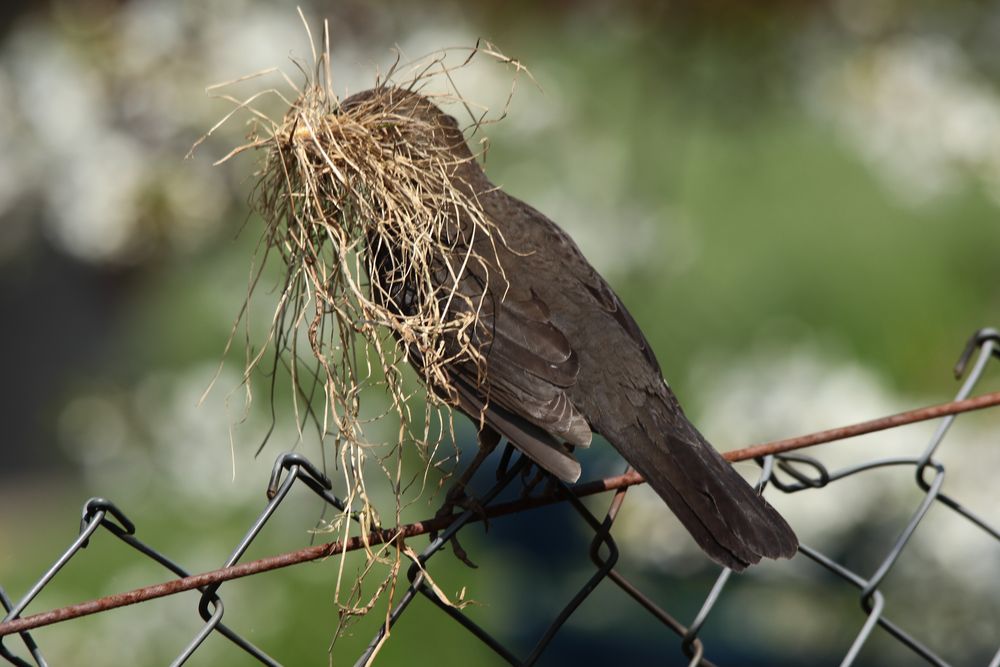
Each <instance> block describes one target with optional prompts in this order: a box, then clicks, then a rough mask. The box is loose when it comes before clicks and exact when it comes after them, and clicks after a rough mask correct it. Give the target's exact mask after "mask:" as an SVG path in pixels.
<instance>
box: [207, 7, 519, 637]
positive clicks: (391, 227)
mask: <svg viewBox="0 0 1000 667" xmlns="http://www.w3.org/2000/svg"><path fill="white" fill-rule="evenodd" d="M307 30H308V26H307ZM454 55H455V53H454V50H451V51H444V52H440V53H437V54H433V55H431V56H429V57H426V58H423V59H420V60H419V61H415V62H414V63H411V64H410V65H408V66H404V65H400V64H399V62H398V61H397V64H396V65H394V67H393V68H392V69H390V71H389V73H388V74H386V75H385V76H380V77H378V78H377V79H376V81H375V82H374V85H373V87H372V89H371V90H369V91H366V92H365V93H362V94H359V95H355V96H352V97H349V98H347V99H345V100H341V99H339V98H338V97H337V96H336V95H335V94H334V92H333V90H332V86H331V76H330V60H329V46H328V40H327V48H326V49H325V52H324V53H322V54H320V55H317V54H316V53H314V62H315V69H314V72H315V74H314V75H313V76H312V77H308V80H307V81H306V82H305V85H304V86H303V87H301V88H300V87H296V86H295V85H294V84H292V82H291V80H290V79H288V78H287V77H285V80H286V82H287V83H288V84H289V85H290V86H292V87H293V88H294V89H295V90H296V97H295V99H294V100H288V99H286V98H284V97H282V99H283V100H285V101H286V102H287V103H288V111H287V113H285V114H284V117H283V118H281V119H279V120H271V119H269V118H267V117H266V116H265V115H264V114H262V113H260V112H258V111H256V110H255V109H254V102H255V100H257V99H259V97H260V96H261V95H262V94H267V93H274V94H277V95H279V96H281V93H277V92H276V91H273V90H271V91H265V92H264V93H258V94H256V95H254V96H252V97H250V98H249V99H245V100H240V99H236V98H234V97H229V96H223V97H226V99H229V100H230V101H232V102H233V103H234V104H235V105H236V108H235V109H234V111H233V112H232V113H231V114H230V115H229V116H227V117H226V118H224V119H223V120H222V121H220V123H219V125H221V124H222V123H223V122H226V121H227V120H228V119H229V118H230V117H231V116H232V115H233V114H235V113H236V112H238V111H241V110H247V111H249V113H251V114H252V116H253V118H254V122H253V129H252V131H251V135H250V137H249V141H248V143H247V144H245V145H243V146H240V147H239V148H237V149H235V150H234V151H233V152H231V153H230V154H229V155H227V156H226V157H225V158H223V159H222V160H220V161H219V162H225V161H226V160H228V159H229V158H230V157H232V156H233V155H236V154H237V153H240V152H243V151H245V150H247V149H250V148H253V149H258V150H259V151H260V152H261V154H262V156H263V160H262V167H261V170H260V173H259V181H258V183H257V186H256V188H255V191H254V197H253V201H254V205H255V206H256V208H257V210H258V211H259V212H260V214H261V215H262V217H263V219H264V221H265V223H266V228H265V232H264V237H263V243H262V246H261V247H262V248H263V249H264V253H265V256H266V255H268V254H272V253H276V254H277V255H278V256H280V258H281V261H282V264H283V265H284V267H285V270H286V274H285V280H284V284H283V288H282V290H281V294H280V296H279V298H278V300H277V305H276V310H275V312H274V314H273V317H272V318H271V328H270V335H269V343H270V345H269V347H270V349H272V350H275V351H276V355H275V358H276V359H278V360H279V361H277V362H276V363H282V364H284V365H285V366H286V367H287V368H288V369H289V372H290V374H291V377H292V381H293V386H294V387H295V390H294V393H293V396H292V397H291V399H292V401H293V402H294V403H295V405H296V414H297V415H298V414H300V412H302V413H308V414H310V415H312V418H313V421H314V422H316V424H317V426H318V428H319V432H320V434H321V436H322V437H323V439H324V440H325V441H326V443H327V444H326V445H325V447H326V449H327V450H330V448H331V447H332V451H334V452H335V453H336V461H337V466H336V467H337V469H338V471H339V472H340V474H341V476H342V479H343V484H342V485H338V486H339V487H340V488H338V491H339V492H341V493H346V496H347V498H346V499H347V501H348V503H349V506H351V507H353V508H355V510H356V511H357V516H359V517H360V518H361V527H362V534H365V533H367V531H368V529H369V528H371V527H372V526H375V525H383V524H385V525H391V524H392V523H394V522H393V521H391V520H389V519H388V517H387V516H385V515H386V514H387V512H386V511H385V510H386V509H387V508H381V509H382V512H381V515H380V512H379V508H377V507H376V506H375V505H376V503H375V502H374V501H373V499H372V498H373V494H372V493H370V485H371V484H373V483H374V482H373V480H371V479H367V478H366V477H367V476H368V475H369V474H370V473H371V472H372V471H373V470H375V471H381V473H382V476H384V478H383V479H382V480H381V481H380V483H381V484H385V485H386V487H388V488H390V489H392V497H393V498H394V500H395V502H394V507H393V508H392V511H393V513H394V514H395V520H396V521H395V522H396V523H398V522H399V519H400V513H401V511H402V510H403V508H404V507H405V506H406V504H407V503H408V502H413V500H414V499H416V498H418V497H420V495H421V493H420V492H421V490H422V489H423V488H424V487H425V486H426V481H427V472H428V471H429V470H430V469H431V468H432V467H434V466H441V464H442V463H443V462H444V461H447V460H451V461H454V460H456V459H457V456H456V455H457V451H458V450H457V448H456V447H454V431H453V427H452V420H451V407H452V406H453V405H454V403H455V400H456V396H455V389H454V388H453V387H452V386H451V382H450V380H449V375H448V373H447V372H446V368H447V366H448V365H449V364H451V363H456V362H460V363H469V362H471V363H474V364H478V361H479V355H480V351H479V350H478V349H476V347H475V346H474V345H472V344H471V343H470V342H469V341H470V339H471V337H470V336H469V335H468V332H469V331H470V329H471V327H474V326H475V325H476V321H477V317H478V313H479V309H480V306H481V304H479V303H476V302H474V300H470V299H469V298H468V297H467V296H463V295H462V294H460V293H459V291H458V289H457V288H458V286H459V283H460V281H461V280H463V278H464V277H465V276H469V275H475V276H476V279H477V280H480V281H483V280H485V281H504V280H505V278H504V276H503V275H502V271H497V270H495V269H494V270H493V271H491V270H490V267H491V266H492V267H498V266H499V264H498V262H497V260H496V257H495V256H494V257H482V256H479V255H478V254H477V253H475V252H473V251H472V250H471V248H472V240H473V239H479V241H481V240H482V239H483V238H486V239H489V241H490V243H489V244H486V245H485V247H492V248H494V249H495V248H496V246H497V245H498V244H502V243H503V239H502V237H501V236H500V235H499V233H498V231H497V230H496V228H495V227H494V225H493V224H492V222H491V221H490V220H489V219H488V218H487V217H486V216H485V215H484V214H483V211H482V209H481V207H480V205H479V203H478V201H477V200H476V196H475V193H474V192H473V191H472V189H471V188H464V187H463V186H462V178H461V172H462V169H463V164H465V163H467V162H469V161H473V160H475V159H476V156H474V155H473V154H472V153H470V152H468V150H467V149H465V137H464V136H463V133H462V132H461V131H460V130H459V129H458V127H457V126H442V125H441V124H439V123H435V122H431V121H430V120H428V116H427V115H426V114H422V113H421V109H420V105H421V104H425V105H426V104H428V102H426V98H425V96H428V97H433V99H434V100H435V101H436V102H438V103H442V102H447V101H451V102H460V103H462V104H463V106H464V108H465V109H466V110H467V111H468V113H469V115H470V126H469V128H466V130H467V131H470V130H472V131H474V130H476V129H478V127H479V126H480V125H482V124H483V123H484V122H488V121H487V114H486V112H485V111H483V112H481V113H479V114H473V112H472V111H471V109H472V108H473V107H472V105H470V104H469V103H468V102H466V101H465V100H463V99H462V98H461V95H460V94H459V93H458V91H457V90H456V89H455V86H454V83H453V81H454V79H453V78H452V73H453V72H454V70H455V68H456V67H466V66H468V65H469V64H470V63H471V62H472V61H473V59H474V57H475V56H477V55H484V56H488V57H489V58H491V59H494V60H496V61H498V62H501V63H505V64H510V65H513V66H514V77H513V82H512V87H511V90H510V94H511V95H512V94H513V92H514V88H515V86H516V80H517V74H518V73H519V72H521V71H522V68H521V67H520V65H518V64H517V63H516V62H515V61H513V60H511V59H509V58H506V57H505V56H503V55H502V54H500V53H499V51H497V50H496V49H495V48H493V47H492V46H491V45H480V44H477V45H476V46H475V47H474V48H472V49H465V50H463V52H462V55H463V56H464V58H463V59H462V60H461V62H459V64H458V65H456V66H452V65H449V64H448V63H449V59H450V58H453V57H454ZM431 84H435V85H437V86H441V85H443V86H444V87H445V89H446V90H447V91H448V92H446V93H444V94H440V95H437V96H433V95H432V94H431V92H430V91H431ZM417 90H419V91H420V92H421V95H420V96H416V95H411V94H409V93H408V92H407V91H417ZM509 100H510V97H509V96H508V102H509ZM504 113H505V110H504V111H501V112H500V113H499V114H494V116H493V120H495V119H496V117H497V116H499V117H501V118H502V116H503V115H504ZM489 122H491V121H489ZM216 127H218V125H217V126H216ZM214 129H215V128H213V130H214ZM442 133H444V136H446V137H447V138H448V141H439V139H440V138H441V136H442ZM459 143H460V144H461V146H462V149H463V150H461V151H456V150H452V148H453V147H455V146H457V144H459ZM484 145H485V144H484ZM476 247H479V248H482V247H484V245H483V244H482V243H481V242H480V243H477V245H476ZM261 264H263V262H261ZM258 275H259V274H258ZM495 284H497V283H494V285H495ZM500 284H501V285H502V284H503V283H502V282H501V283H500ZM254 285H256V278H255V279H254V280H253V281H252V284H251V297H252V295H253V289H252V288H253V286H254ZM483 292H485V290H484V291H483ZM244 312H245V311H244ZM303 344H305V345H307V346H308V350H309V354H308V355H306V356H307V359H311V361H309V360H307V359H304V358H303V355H301V354H300V351H299V347H300V346H301V345H303ZM264 358H265V354H264V350H261V351H259V353H258V354H257V355H256V356H251V357H250V358H248V360H247V370H246V373H247V374H246V378H247V380H248V381H249V378H250V376H251V374H252V372H253V371H254V369H255V368H256V367H257V366H258V365H259V364H260V363H261V362H262V360H263V359H264ZM406 362H409V365H410V367H412V368H414V369H415V370H416V372H417V374H418V376H419V379H420V380H421V382H419V383H412V382H409V383H408V382H406V381H405V379H404V366H405V363H406ZM315 386H321V387H322V393H323V395H324V400H323V403H322V408H321V409H319V408H317V404H318V402H314V401H312V400H310V399H311V396H312V388H314V387H315ZM379 386H381V387H382V388H383V389H384V390H385V392H386V393H387V395H388V397H389V404H390V405H391V408H390V409H389V410H388V411H387V412H384V413H383V414H382V415H380V416H375V417H374V418H375V419H378V418H380V417H382V418H385V417H389V418H393V419H394V423H396V424H398V432H397V433H398V437H397V438H396V439H395V441H394V442H390V443H374V442H371V441H369V440H368V438H366V430H367V428H366V427H367V426H369V424H370V421H371V419H372V418H373V417H371V416H369V417H367V418H366V417H365V416H364V415H365V414H366V413H365V412H363V411H362V401H363V398H364V395H365V393H366V390H367V389H368V388H370V387H379ZM443 444H451V447H450V448H444V451H442V445H443ZM411 451H413V452H418V453H419V456H420V457H421V460H422V462H423V465H422V466H421V470H422V471H423V473H422V474H420V475H416V476H413V475H412V472H411V473H410V474H411V477H410V478H409V479H404V465H403V461H404V458H406V457H407V456H410V454H409V452H411ZM445 467H447V466H445ZM414 482H416V483H414ZM414 489H415V491H414ZM408 490H410V491H411V493H410V494H409V495H407V491H408ZM347 519H348V517H347V516H346V515H345V516H341V517H337V518H336V519H334V520H333V521H331V522H330V525H329V529H330V530H331V531H336V532H339V533H341V537H346V535H347V532H348V531H349V530H350V527H351V525H352V524H351V522H350V521H348V520H347ZM382 549H383V550H382V551H374V550H372V551H369V553H368V559H367V562H366V563H365V564H364V566H363V567H361V568H360V571H359V573H358V575H357V576H356V577H353V578H351V577H348V578H347V581H348V583H349V586H348V591H346V592H342V590H341V588H342V586H341V584H342V582H343V581H344V569H345V568H344V564H343V562H342V563H341V568H340V577H341V578H340V579H339V580H338V584H337V600H338V603H339V604H340V605H341V610H342V624H343V622H344V621H346V620H349V619H350V618H351V617H354V616H357V615H360V614H363V613H365V612H366V611H368V610H370V609H371V608H372V606H373V605H374V603H375V601H376V600H377V599H378V597H379V595H380V594H381V593H382V592H383V591H385V590H387V589H389V590H391V586H390V584H391V583H392V582H393V581H394V580H395V577H396V575H397V573H398V571H399V567H400V562H399V550H398V549H394V548H393V547H392V546H387V547H382ZM380 563H381V564H382V565H383V566H387V567H388V570H385V569H383V570H382V572H383V573H384V578H383V579H382V583H381V584H380V585H378V586H376V588H375V590H374V593H373V594H372V593H371V592H370V590H369V589H368V588H367V587H366V588H365V590H366V591H369V593H368V594H364V595H363V594H362V581H363V580H364V578H365V576H366V575H368V574H369V573H371V572H373V571H376V570H378V567H377V566H378V564H380Z"/></svg>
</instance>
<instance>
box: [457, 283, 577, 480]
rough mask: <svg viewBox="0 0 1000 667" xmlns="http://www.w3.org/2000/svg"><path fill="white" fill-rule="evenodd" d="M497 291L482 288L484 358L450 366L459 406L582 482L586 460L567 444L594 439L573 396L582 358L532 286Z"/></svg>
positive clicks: (479, 331)
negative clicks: (570, 393) (571, 391)
mask: <svg viewBox="0 0 1000 667" xmlns="http://www.w3.org/2000/svg"><path fill="white" fill-rule="evenodd" d="M477 282H478V281H477ZM498 292H500V290H484V291H480V294H485V296H484V298H482V300H481V303H479V304H478V309H479V313H478V320H477V326H476V327H475V329H474V333H473V334H472V335H473V337H474V338H475V343H476V344H477V347H478V349H479V350H480V353H481V355H482V359H481V361H480V362H479V363H478V364H477V363H473V362H465V363H459V364H453V365H452V366H451V367H450V373H451V377H452V380H453V382H454V384H455V387H456V389H457V390H458V395H459V396H458V397H459V406H460V407H461V409H462V410H463V411H464V412H466V413H468V414H469V415H470V416H471V417H472V418H473V419H477V420H478V419H480V418H481V419H482V420H483V421H484V422H485V423H487V424H489V425H490V426H491V427H493V428H494V429H496V430H497V431H498V432H500V433H501V434H502V435H504V436H506V437H507V439H508V440H509V441H510V442H512V443H513V444H514V445H516V446H517V447H519V448H520V449H521V450H522V451H524V452H525V453H526V454H528V456H530V457H531V458H532V459H533V460H534V461H535V462H536V463H538V464H539V465H540V466H541V467H543V468H544V469H546V470H548V471H549V472H551V473H552V474H554V475H556V476H557V477H559V478H560V479H563V480H565V481H576V480H577V479H578V478H579V476H580V464H579V463H578V462H577V461H576V459H574V458H573V456H572V454H571V453H570V450H569V449H568V448H567V447H566V446H565V445H564V444H563V443H564V442H565V443H566V444H569V445H573V446H577V447H585V446H587V445H589V444H590V441H591V428H590V424H589V423H588V422H587V419H586V418H585V417H584V416H583V415H582V414H581V413H580V411H579V410H577V408H576V407H575V406H574V405H573V403H572V401H571V400H570V398H569V396H568V394H567V389H568V388H569V387H572V386H573V385H574V384H575V383H576V381H577V375H578V373H579V369H580V364H579V360H578V359H577V356H576V353H575V352H574V350H573V348H572V346H571V345H570V342H569V340H568V339H567V338H566V336H565V334H564V333H563V332H562V331H560V330H559V329H558V328H557V327H556V326H555V325H554V324H553V323H552V320H551V318H550V316H549V309H548V306H547V305H546V304H545V303H544V302H543V301H542V300H541V299H539V298H538V297H537V296H536V295H535V294H534V293H533V292H532V291H531V290H527V291H518V290H517V289H516V288H513V287H508V289H506V290H504V291H503V292H502V293H498ZM458 307H461V306H458ZM466 307H468V306H466Z"/></svg>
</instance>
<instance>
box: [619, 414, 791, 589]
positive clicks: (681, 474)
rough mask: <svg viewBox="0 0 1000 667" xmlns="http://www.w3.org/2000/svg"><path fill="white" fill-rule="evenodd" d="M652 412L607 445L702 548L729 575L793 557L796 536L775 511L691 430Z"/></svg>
mask: <svg viewBox="0 0 1000 667" xmlns="http://www.w3.org/2000/svg"><path fill="white" fill-rule="evenodd" d="M656 413H657V411H655V410H654V411H652V413H651V414H650V415H649V416H650V417H651V418H650V419H644V418H642V417H640V420H639V421H638V422H637V423H636V424H635V427H634V428H630V429H628V433H626V434H621V435H623V436H624V437H620V438H614V439H613V440H612V443H613V444H614V445H615V446H616V448H618V450H619V451H620V452H621V453H622V455H623V456H624V457H625V460H626V461H628V462H629V463H630V464H631V465H632V466H633V467H634V468H635V469H636V470H638V471H639V472H640V473H641V474H642V476H643V477H644V478H645V479H646V482H647V483H648V484H649V485H650V486H651V487H652V488H653V490H654V491H656V493H657V494H658V495H659V496H660V497H661V498H663V500H664V501H665V502H666V503H667V505H668V506H669V507H670V509H671V510H673V512H674V514H676V515H677V517H678V518H679V519H680V521H681V523H682V524H683V525H684V527H685V528H687V530H688V532H690V533H691V535H692V536H693V537H694V539H695V541H696V542H697V543H698V545H699V546H700V547H701V548H702V550H704V551H705V553H706V554H708V556H709V557H711V558H712V559H713V560H715V561H716V562H718V563H720V564H722V565H725V566H726V567H730V568H732V569H733V570H735V571H741V570H744V569H746V568H747V567H748V566H749V565H753V564H754V563H757V562H759V561H760V559H761V558H791V557H792V556H794V555H795V552H796V550H797V549H798V544H799V542H798V538H797V537H796V536H795V533H794V531H793V530H792V528H791V527H790V526H789V525H788V523H787V522H786V521H785V519H784V518H783V517H782V516H781V515H780V514H779V513H778V512H777V510H775V509H774V508H773V507H772V506H771V505H770V504H769V503H768V502H767V501H766V500H764V498H762V497H761V496H760V494H758V493H757V492H756V491H755V490H754V489H753V487H751V486H750V485H749V484H748V483H747V482H746V481H745V480H744V479H743V478H742V477H741V476H740V475H739V473H737V472H736V471H735V470H734V469H733V467H732V465H730V464H729V463H728V462H727V461H726V460H725V459H723V458H722V456H721V455H720V454H719V453H718V452H717V451H716V450H715V448H713V447H712V446H711V445H710V444H709V443H708V442H707V441H706V440H705V438H704V437H702V436H701V434H700V433H698V431H697V430H695V429H694V427H693V426H691V427H690V428H689V429H684V430H682V431H680V432H678V430H677V428H676V425H672V424H666V423H662V422H663V420H660V419H656V416H657V415H656ZM647 421H648V422H651V423H646V422H647ZM609 439H611V438H609Z"/></svg>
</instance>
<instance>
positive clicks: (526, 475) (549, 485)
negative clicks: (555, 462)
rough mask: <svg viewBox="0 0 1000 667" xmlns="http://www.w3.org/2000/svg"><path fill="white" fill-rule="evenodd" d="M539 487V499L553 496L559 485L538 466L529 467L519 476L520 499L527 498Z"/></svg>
mask: <svg viewBox="0 0 1000 667" xmlns="http://www.w3.org/2000/svg"><path fill="white" fill-rule="evenodd" d="M539 485H541V492H540V493H539V494H538V495H539V496H541V497H545V496H550V495H553V494H554V493H555V492H556V488H557V487H558V485H559V482H558V480H557V479H556V478H555V477H554V476H553V475H552V474H551V473H549V472H546V471H545V470H544V469H542V468H540V467H539V466H534V465H533V466H530V467H528V468H525V469H524V472H523V473H522V474H521V497H522V498H528V497H530V496H531V495H532V494H533V493H534V492H535V489H537V488H538V487H539Z"/></svg>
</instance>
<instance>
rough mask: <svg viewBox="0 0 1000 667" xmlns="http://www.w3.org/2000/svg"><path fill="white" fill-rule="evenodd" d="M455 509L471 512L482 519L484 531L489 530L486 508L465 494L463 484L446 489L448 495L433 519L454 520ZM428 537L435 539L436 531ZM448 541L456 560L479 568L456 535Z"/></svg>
mask: <svg viewBox="0 0 1000 667" xmlns="http://www.w3.org/2000/svg"><path fill="white" fill-rule="evenodd" d="M456 508H458V509H461V510H463V511H465V512H468V511H471V512H473V513H475V514H477V515H478V516H479V517H480V518H481V519H482V521H483V526H484V527H485V528H486V530H489V521H488V519H487V516H486V508H485V507H483V505H482V503H480V502H479V500H478V499H477V498H474V497H473V496H470V495H468V494H466V493H465V485H464V484H455V485H454V486H452V487H451V488H450V489H448V493H447V495H446V496H445V501H444V503H443V504H442V505H441V507H440V509H438V511H437V512H436V513H435V515H434V518H435V519H440V518H442V517H451V519H452V520H454V518H455V517H456V513H455V509H456ZM430 537H431V539H432V540H435V539H437V531H435V532H433V533H431V535H430ZM448 541H449V542H451V549H452V551H453V552H454V553H455V557H456V558H458V559H459V560H460V561H462V562H463V563H465V564H466V565H468V566H469V567H471V568H473V569H475V568H478V567H479V566H478V565H476V564H475V563H474V562H472V560H471V559H470V558H469V554H468V552H466V550H465V548H464V547H462V544H461V543H460V542H459V541H458V535H457V534H456V535H452V536H451V539H449V540H448Z"/></svg>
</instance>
